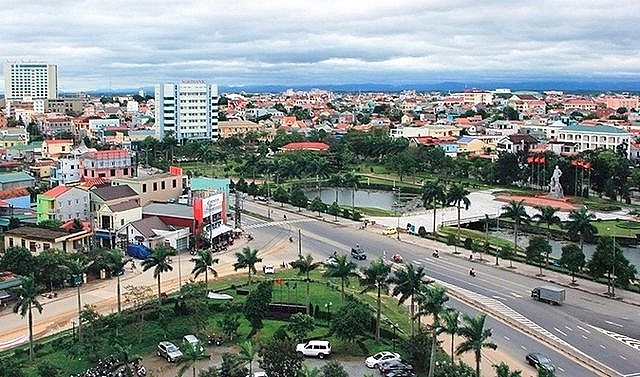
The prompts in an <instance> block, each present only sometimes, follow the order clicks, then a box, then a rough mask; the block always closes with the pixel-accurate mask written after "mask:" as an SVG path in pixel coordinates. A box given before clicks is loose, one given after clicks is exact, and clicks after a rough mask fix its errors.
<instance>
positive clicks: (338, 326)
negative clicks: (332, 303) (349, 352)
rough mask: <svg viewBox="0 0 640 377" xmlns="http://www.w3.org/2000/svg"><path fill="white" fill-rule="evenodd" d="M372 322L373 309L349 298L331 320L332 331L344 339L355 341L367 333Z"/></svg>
mask: <svg viewBox="0 0 640 377" xmlns="http://www.w3.org/2000/svg"><path fill="white" fill-rule="evenodd" d="M370 323H371V311H370V309H369V307H368V306H366V305H365V304H363V303H361V302H359V301H356V300H352V299H348V300H347V301H346V302H345V303H344V305H342V306H341V307H340V309H338V312H337V313H336V315H335V317H334V318H333V320H332V321H331V331H333V333H335V334H336V336H337V337H338V338H340V339H342V340H346V341H349V342H353V341H355V340H356V338H357V337H359V336H362V335H365V334H366V333H367V330H368V328H369V324H370Z"/></svg>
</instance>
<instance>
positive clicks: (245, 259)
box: [233, 246, 262, 286]
mask: <svg viewBox="0 0 640 377" xmlns="http://www.w3.org/2000/svg"><path fill="white" fill-rule="evenodd" d="M260 262H262V258H259V257H258V249H252V248H250V247H249V246H246V247H245V248H243V249H242V252H239V253H236V263H234V264H233V269H234V270H236V271H238V270H239V269H241V268H246V269H247V273H248V274H249V279H248V281H247V282H248V283H249V286H251V275H252V274H253V275H255V274H256V273H257V271H256V264H258V263H260Z"/></svg>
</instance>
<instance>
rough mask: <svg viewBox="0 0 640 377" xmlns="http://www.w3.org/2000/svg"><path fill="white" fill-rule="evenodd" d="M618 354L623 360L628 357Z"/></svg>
mask: <svg viewBox="0 0 640 377" xmlns="http://www.w3.org/2000/svg"><path fill="white" fill-rule="evenodd" d="M618 356H620V358H621V359H622V360H626V359H627V358H626V357H624V356H622V355H618Z"/></svg>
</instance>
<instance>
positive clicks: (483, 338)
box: [456, 314, 498, 377]
mask: <svg viewBox="0 0 640 377" xmlns="http://www.w3.org/2000/svg"><path fill="white" fill-rule="evenodd" d="M486 318H487V315H486V314H480V315H478V316H475V317H471V316H468V315H466V314H465V315H464V316H463V321H464V324H463V326H462V327H461V328H460V330H459V331H458V334H460V335H461V336H462V337H463V338H465V339H464V340H463V341H462V343H460V344H458V347H456V354H457V355H461V354H463V353H465V352H468V351H473V352H474V353H475V359H476V377H480V360H481V359H482V349H483V348H489V349H492V350H495V349H496V348H498V346H497V345H496V344H495V343H492V342H488V341H487V340H488V339H489V338H491V334H492V332H491V329H486V328H485V327H484V325H485V319H486Z"/></svg>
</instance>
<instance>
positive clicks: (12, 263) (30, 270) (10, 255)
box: [0, 247, 37, 276]
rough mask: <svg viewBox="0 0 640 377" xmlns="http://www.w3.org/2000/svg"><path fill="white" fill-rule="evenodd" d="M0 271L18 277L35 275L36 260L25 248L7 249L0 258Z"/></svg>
mask: <svg viewBox="0 0 640 377" xmlns="http://www.w3.org/2000/svg"><path fill="white" fill-rule="evenodd" d="M0 269H1V270H3V271H11V272H13V273H14V274H17V275H20V276H29V275H31V274H35V273H36V270H37V266H36V258H35V257H34V256H33V254H31V252H30V251H29V249H27V248H24V247H9V248H7V249H6V250H5V251H4V253H2V256H0Z"/></svg>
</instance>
